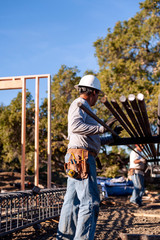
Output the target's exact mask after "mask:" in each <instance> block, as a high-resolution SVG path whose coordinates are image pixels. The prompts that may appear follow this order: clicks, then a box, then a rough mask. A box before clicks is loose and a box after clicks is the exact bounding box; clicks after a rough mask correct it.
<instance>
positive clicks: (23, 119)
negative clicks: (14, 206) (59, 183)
mask: <svg viewBox="0 0 160 240" xmlns="http://www.w3.org/2000/svg"><path fill="white" fill-rule="evenodd" d="M25 143H26V79H25V78H22V128H21V147H22V162H21V190H24V189H25Z"/></svg>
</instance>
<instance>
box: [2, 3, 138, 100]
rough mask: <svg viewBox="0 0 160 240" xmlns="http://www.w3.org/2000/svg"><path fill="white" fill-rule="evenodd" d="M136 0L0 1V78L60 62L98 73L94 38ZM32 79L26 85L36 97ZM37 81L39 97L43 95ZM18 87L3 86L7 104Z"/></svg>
mask: <svg viewBox="0 0 160 240" xmlns="http://www.w3.org/2000/svg"><path fill="white" fill-rule="evenodd" d="M139 2H142V1H140V0H0V56H1V57H0V77H8V76H23V75H35V74H51V76H53V75H55V74H56V73H57V72H58V70H59V69H60V67H61V65H63V64H64V65H66V66H68V67H74V66H77V68H78V69H79V70H80V75H83V73H84V72H85V71H86V70H87V69H91V70H93V71H95V72H98V70H99V68H98V64H97V60H96V58H95V56H94V54H95V49H94V47H93V42H95V41H96V40H97V39H98V38H104V37H105V36H106V34H107V29H108V28H111V29H112V28H113V27H114V26H115V23H116V22H117V21H124V20H128V19H129V18H131V17H134V16H135V14H136V13H137V12H138V11H140V9H139ZM34 85H35V83H34V80H27V88H28V90H29V91H30V92H31V93H32V95H33V98H34V92H35V87H34ZM46 91H47V81H46V80H45V79H42V80H41V81H40V100H42V99H43V98H44V97H47V93H46ZM17 92H18V90H5V91H4V90H3V91H2V90H1V91H0V104H1V103H3V104H4V105H8V104H10V101H11V100H12V99H13V98H14V97H16V95H17Z"/></svg>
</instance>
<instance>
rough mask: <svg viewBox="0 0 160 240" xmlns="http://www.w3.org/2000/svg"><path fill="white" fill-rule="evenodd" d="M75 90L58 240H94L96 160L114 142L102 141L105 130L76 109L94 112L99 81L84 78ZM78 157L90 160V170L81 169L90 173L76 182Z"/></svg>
mask: <svg viewBox="0 0 160 240" xmlns="http://www.w3.org/2000/svg"><path fill="white" fill-rule="evenodd" d="M75 88H76V89H77V90H78V91H79V93H80V97H79V98H77V99H75V100H74V101H73V102H72V104H71V106H70V108H69V111H68V139H69V144H68V151H67V154H66V156H65V163H66V164H67V165H66V168H67V167H68V166H69V168H71V166H72V167H73V168H72V169H68V175H69V176H68V180H67V191H66V194H65V197H64V203H63V206H62V209H61V215H60V220H59V225H58V232H57V239H69V240H72V239H74V240H80V239H87V240H92V239H94V233H95V229H96V221H97V217H98V213H99V203H100V197H99V190H98V187H97V180H96V163H95V158H96V156H97V154H98V153H99V150H100V146H101V145H104V144H109V143H111V142H113V138H112V136H108V137H101V138H100V136H99V134H103V133H105V132H106V129H105V128H104V127H103V126H99V125H98V124H97V122H96V121H95V120H94V119H93V118H92V117H90V116H89V115H87V113H86V112H84V111H83V110H82V109H81V108H79V107H78V106H77V103H79V102H81V103H83V104H84V105H85V107H87V108H88V109H89V110H90V111H92V109H91V107H92V106H94V105H95V104H96V102H97V99H98V95H99V93H100V92H101V85H100V81H99V80H98V78H97V77H95V76H93V75H85V76H84V77H82V78H81V80H80V82H79V84H78V85H76V86H75ZM84 155H85V156H84ZM72 156H73V158H72ZM76 156H78V157H79V159H81V160H83V159H84V158H85V159H87V161H86V162H87V163H85V164H87V165H88V166H89V167H88V168H87V167H86V166H87V165H85V166H82V167H81V169H88V170H87V171H88V172H86V170H85V173H84V172H83V174H82V175H81V176H84V177H82V178H81V177H79V178H76V176H77V175H76V174H75V175H74V173H75V172H76V170H75V169H76V164H74V161H75V162H77V161H78V158H76ZM86 156H87V158H86ZM71 158H72V159H71ZM70 159H71V161H70ZM82 162H84V161H82ZM74 166H75V168H74ZM77 166H79V164H78V165H77Z"/></svg>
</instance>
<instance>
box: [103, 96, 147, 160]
mask: <svg viewBox="0 0 160 240" xmlns="http://www.w3.org/2000/svg"><path fill="white" fill-rule="evenodd" d="M101 102H102V103H103V104H104V105H105V106H106V107H107V108H108V109H109V110H110V111H111V113H112V114H113V115H114V116H115V117H116V118H117V120H118V121H119V122H120V124H121V125H122V126H123V127H124V129H125V130H126V131H127V132H128V133H129V135H130V136H131V137H134V135H133V133H132V132H131V131H130V129H129V128H128V126H127V125H126V123H125V122H124V121H123V120H122V118H121V117H120V116H119V114H118V113H117V112H116V111H115V110H114V108H113V107H112V105H111V104H110V103H109V101H108V100H107V97H106V96H104V97H103V98H101ZM141 150H142V152H143V153H144V155H145V156H146V153H145V152H144V151H145V150H146V147H145V148H144V149H142V148H141ZM148 155H149V154H148ZM148 155H147V157H148Z"/></svg>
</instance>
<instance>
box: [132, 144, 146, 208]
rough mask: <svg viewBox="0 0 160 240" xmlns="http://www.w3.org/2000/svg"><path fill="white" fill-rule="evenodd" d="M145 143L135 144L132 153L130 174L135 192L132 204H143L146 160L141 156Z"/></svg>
mask: <svg viewBox="0 0 160 240" xmlns="http://www.w3.org/2000/svg"><path fill="white" fill-rule="evenodd" d="M142 149H143V145H142V144H140V145H137V144H136V145H135V151H133V150H132V151H131V153H130V166H129V175H130V178H131V180H132V182H133V187H134V189H133V192H132V196H131V198H130V203H131V205H132V206H135V207H140V206H141V205H142V196H143V194H144V170H145V164H146V160H145V159H144V158H143V157H142V156H141V152H142Z"/></svg>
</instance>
